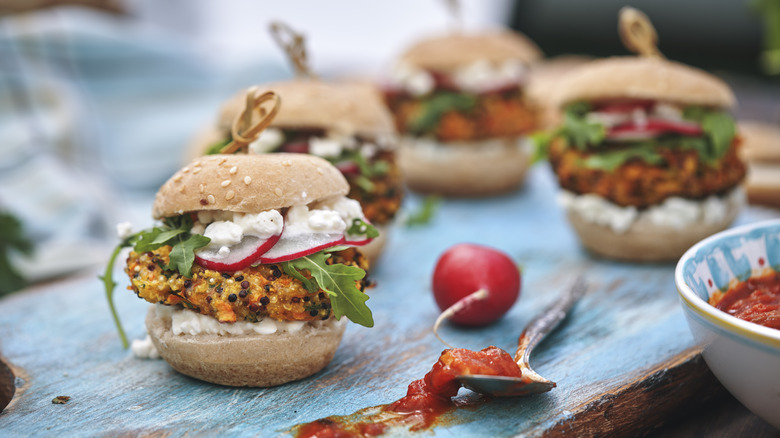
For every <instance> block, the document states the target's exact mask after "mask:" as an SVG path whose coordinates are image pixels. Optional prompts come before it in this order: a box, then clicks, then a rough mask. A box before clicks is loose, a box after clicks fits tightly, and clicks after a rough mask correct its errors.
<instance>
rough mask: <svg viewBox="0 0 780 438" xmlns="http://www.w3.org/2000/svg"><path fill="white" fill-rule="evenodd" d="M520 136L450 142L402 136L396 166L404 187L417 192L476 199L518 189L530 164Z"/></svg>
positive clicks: (526, 148)
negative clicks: (442, 142) (406, 186)
mask: <svg viewBox="0 0 780 438" xmlns="http://www.w3.org/2000/svg"><path fill="white" fill-rule="evenodd" d="M525 141H526V140H525V139H524V138H523V137H518V138H512V139H506V138H500V139H490V140H484V141H481V142H449V143H447V144H446V145H440V144H438V143H436V142H434V141H432V140H425V139H415V138H412V137H404V138H402V139H401V142H400V147H399V149H398V155H397V157H398V165H399V167H400V168H401V171H402V172H403V175H404V180H405V182H406V184H407V185H408V186H409V188H411V189H412V190H414V191H416V192H420V193H428V194H437V195H442V196H460V197H479V196H490V195H497V194H500V193H504V192H509V191H511V190H515V189H517V188H518V187H520V186H521V185H522V183H523V180H524V179H525V173H526V171H527V169H528V166H529V164H530V161H531V158H530V152H529V149H530V148H529V147H528V145H526V144H524V142H525Z"/></svg>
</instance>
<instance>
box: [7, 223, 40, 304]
mask: <svg viewBox="0 0 780 438" xmlns="http://www.w3.org/2000/svg"><path fill="white" fill-rule="evenodd" d="M13 251H18V252H19V253H21V254H24V255H31V254H32V252H33V244H32V242H31V241H30V240H28V239H27V238H26V237H24V232H23V229H22V223H21V222H20V221H19V219H17V218H16V217H15V216H13V215H12V214H11V213H7V212H0V296H2V295H5V294H8V293H11V292H14V291H17V290H19V289H22V288H23V287H24V286H25V285H26V284H27V281H26V280H25V279H24V277H22V275H21V274H20V273H19V272H18V271H17V270H16V269H15V268H14V266H13V265H12V264H11V259H10V254H11V252H13Z"/></svg>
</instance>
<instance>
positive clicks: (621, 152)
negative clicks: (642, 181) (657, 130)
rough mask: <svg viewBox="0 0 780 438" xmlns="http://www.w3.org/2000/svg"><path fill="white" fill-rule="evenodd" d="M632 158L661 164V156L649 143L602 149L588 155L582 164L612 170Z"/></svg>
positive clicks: (591, 167) (592, 167)
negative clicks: (607, 149)
mask: <svg viewBox="0 0 780 438" xmlns="http://www.w3.org/2000/svg"><path fill="white" fill-rule="evenodd" d="M632 158H640V159H642V160H644V161H645V162H647V163H650V164H654V165H656V164H661V162H663V158H662V157H661V155H660V154H658V152H656V151H655V148H654V147H653V146H652V145H651V144H640V145H637V146H630V147H628V148H623V149H617V150H614V151H604V152H599V153H597V154H593V155H590V156H589V157H587V158H586V159H585V160H583V165H584V166H585V167H587V168H590V169H601V170H605V171H607V172H612V171H613V170H615V169H617V168H618V167H620V165H622V164H623V163H625V162H626V161H628V160H630V159H632Z"/></svg>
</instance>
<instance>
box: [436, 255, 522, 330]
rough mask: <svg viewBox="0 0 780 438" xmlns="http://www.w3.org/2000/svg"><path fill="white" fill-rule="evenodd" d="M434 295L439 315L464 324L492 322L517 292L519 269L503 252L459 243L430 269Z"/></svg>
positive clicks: (476, 324) (511, 302)
mask: <svg viewBox="0 0 780 438" xmlns="http://www.w3.org/2000/svg"><path fill="white" fill-rule="evenodd" d="M433 296H434V298H435V299H436V304H438V305H439V308H440V309H442V310H443V311H444V313H442V316H441V317H440V318H439V321H437V326H438V323H440V322H441V320H442V319H444V318H446V317H449V318H450V320H452V321H453V322H456V323H458V324H462V325H466V326H482V325H487V324H490V323H492V322H495V321H496V320H498V319H499V318H501V317H502V316H504V314H505V313H506V312H508V311H509V309H510V308H511V307H512V305H513V304H514V303H515V301H517V297H518V296H520V270H519V269H518V267H517V265H515V262H514V261H513V260H512V259H511V258H509V256H507V255H506V254H505V253H503V252H501V251H499V250H497V249H494V248H490V247H487V246H483V245H476V244H471V243H461V244H457V245H454V246H452V247H450V248H449V249H448V250H447V251H445V252H444V253H443V254H442V255H441V257H439V261H438V262H437V263H436V267H435V268H434V270H433Z"/></svg>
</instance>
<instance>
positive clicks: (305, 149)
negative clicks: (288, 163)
mask: <svg viewBox="0 0 780 438" xmlns="http://www.w3.org/2000/svg"><path fill="white" fill-rule="evenodd" d="M279 151H280V152H287V153H291V154H308V153H309V142H307V141H297V142H291V143H285V144H283V145H282V147H281V148H279Z"/></svg>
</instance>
